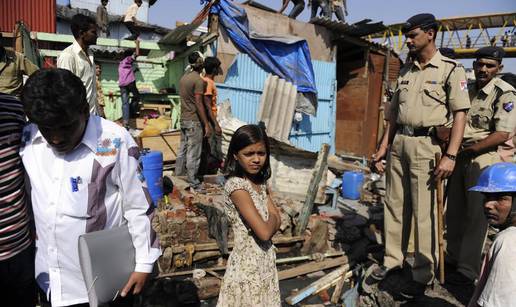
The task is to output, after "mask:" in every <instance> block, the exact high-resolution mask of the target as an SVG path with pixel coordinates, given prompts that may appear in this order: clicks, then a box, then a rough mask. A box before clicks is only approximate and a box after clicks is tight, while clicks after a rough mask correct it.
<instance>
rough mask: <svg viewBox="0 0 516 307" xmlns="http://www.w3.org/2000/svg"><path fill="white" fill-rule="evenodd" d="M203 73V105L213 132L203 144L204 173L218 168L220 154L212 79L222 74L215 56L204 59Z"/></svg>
mask: <svg viewBox="0 0 516 307" xmlns="http://www.w3.org/2000/svg"><path fill="white" fill-rule="evenodd" d="M204 71H205V73H206V74H205V75H204V77H203V80H204V81H205V82H206V91H205V92H204V106H205V108H206V114H207V117H208V121H209V122H210V124H211V128H212V129H213V131H214V132H215V133H214V134H212V135H211V136H210V137H209V138H208V139H205V146H204V150H203V158H204V161H205V162H204V163H203V169H204V170H205V172H206V173H208V174H209V173H213V171H215V172H216V170H217V169H218V168H220V166H221V163H222V160H223V156H222V129H221V128H220V126H219V122H218V121H217V87H216V86H215V81H214V80H213V79H214V78H215V76H217V75H221V74H222V69H221V68H220V61H219V59H217V58H216V57H207V58H206V59H205V60H204Z"/></svg>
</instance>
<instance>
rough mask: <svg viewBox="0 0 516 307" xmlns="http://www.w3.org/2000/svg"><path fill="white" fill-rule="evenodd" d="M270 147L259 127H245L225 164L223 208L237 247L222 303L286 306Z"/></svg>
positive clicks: (237, 133) (237, 134)
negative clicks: (279, 264) (277, 243)
mask: <svg viewBox="0 0 516 307" xmlns="http://www.w3.org/2000/svg"><path fill="white" fill-rule="evenodd" d="M269 156H270V145H269V140H268V137H267V134H266V133H265V130H263V129H262V128H261V127H259V126H257V125H245V126H242V127H240V128H239V129H238V130H237V131H235V134H234V135H233V137H232V138H231V142H230V144H229V149H228V154H227V157H226V161H225V163H224V173H225V177H226V179H227V182H226V184H225V186H224V204H225V205H224V211H225V213H226V214H227V216H228V219H229V221H230V223H231V227H232V228H233V232H234V235H235V237H234V247H233V250H232V251H231V254H230V255H229V259H228V265H227V268H226V274H224V281H223V283H222V287H221V290H220V295H219V299H218V302H217V306H220V307H240V306H270V307H274V306H281V296H280V290H279V282H278V272H277V269H276V252H275V250H274V249H275V248H274V245H273V244H272V241H271V239H272V236H273V235H274V234H275V233H276V232H277V231H278V230H279V228H280V226H281V217H280V213H279V211H278V208H277V207H276V205H274V203H273V201H272V197H271V194H270V190H269V188H268V187H267V180H268V179H269V178H270V177H271V166H270V158H269Z"/></svg>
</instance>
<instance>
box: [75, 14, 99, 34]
mask: <svg viewBox="0 0 516 307" xmlns="http://www.w3.org/2000/svg"><path fill="white" fill-rule="evenodd" d="M96 24H97V23H96V22H95V20H93V18H91V17H89V16H86V15H83V14H77V15H74V16H73V17H72V24H71V25H70V29H71V30H72V34H73V37H75V38H79V36H81V32H86V31H88V30H89V29H90V26H91V25H95V26H96Z"/></svg>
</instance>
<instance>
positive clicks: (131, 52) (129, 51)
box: [123, 49, 135, 59]
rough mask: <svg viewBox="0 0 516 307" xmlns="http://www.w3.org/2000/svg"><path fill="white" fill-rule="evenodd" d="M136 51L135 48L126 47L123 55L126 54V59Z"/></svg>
mask: <svg viewBox="0 0 516 307" xmlns="http://www.w3.org/2000/svg"><path fill="white" fill-rule="evenodd" d="M134 52H135V50H134V49H125V50H124V53H123V55H124V59H125V58H126V57H128V56H132V55H133V54H134Z"/></svg>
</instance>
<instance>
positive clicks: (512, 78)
mask: <svg viewBox="0 0 516 307" xmlns="http://www.w3.org/2000/svg"><path fill="white" fill-rule="evenodd" d="M500 79H502V80H503V81H505V82H507V83H509V84H510V85H512V87H514V88H516V75H515V74H513V73H510V72H506V73H504V74H502V75H501V76H500Z"/></svg>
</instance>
